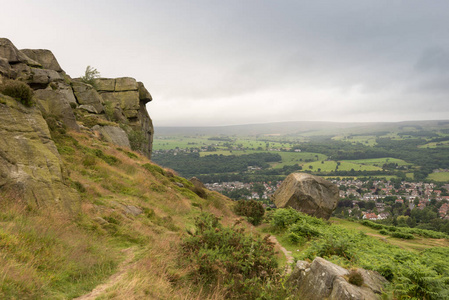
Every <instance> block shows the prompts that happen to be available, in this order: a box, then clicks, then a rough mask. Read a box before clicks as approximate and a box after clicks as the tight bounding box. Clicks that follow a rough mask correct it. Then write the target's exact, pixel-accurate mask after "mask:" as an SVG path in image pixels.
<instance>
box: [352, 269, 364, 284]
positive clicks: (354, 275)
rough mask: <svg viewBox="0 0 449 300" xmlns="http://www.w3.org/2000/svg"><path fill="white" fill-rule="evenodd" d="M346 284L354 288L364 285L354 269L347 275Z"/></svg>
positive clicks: (360, 276)
mask: <svg viewBox="0 0 449 300" xmlns="http://www.w3.org/2000/svg"><path fill="white" fill-rule="evenodd" d="M348 282H349V283H350V284H353V285H356V286H362V285H363V283H364V279H363V276H362V274H360V272H359V271H357V270H356V269H351V270H350V271H349V274H348Z"/></svg>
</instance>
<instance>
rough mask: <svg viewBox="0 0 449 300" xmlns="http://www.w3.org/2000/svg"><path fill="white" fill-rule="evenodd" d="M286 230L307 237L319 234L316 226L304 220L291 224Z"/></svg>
mask: <svg viewBox="0 0 449 300" xmlns="http://www.w3.org/2000/svg"><path fill="white" fill-rule="evenodd" d="M288 230H289V231H290V232H293V233H295V234H296V235H298V236H302V237H305V238H307V239H310V238H312V237H315V236H320V235H321V232H320V230H319V229H318V227H316V226H313V225H310V224H308V223H307V222H305V221H303V222H298V223H295V224H293V225H292V226H290V228H289V229H288Z"/></svg>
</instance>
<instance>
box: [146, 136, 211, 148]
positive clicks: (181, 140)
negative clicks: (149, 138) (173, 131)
mask: <svg viewBox="0 0 449 300" xmlns="http://www.w3.org/2000/svg"><path fill="white" fill-rule="evenodd" d="M218 143H219V142H218V141H211V140H208V139H207V137H170V138H168V137H167V138H155V139H154V140H153V149H154V150H170V149H176V148H179V149H185V148H191V147H194V148H200V147H203V146H208V145H214V144H218Z"/></svg>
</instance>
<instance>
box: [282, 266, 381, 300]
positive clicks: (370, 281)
mask: <svg viewBox="0 0 449 300" xmlns="http://www.w3.org/2000/svg"><path fill="white" fill-rule="evenodd" d="M357 272H358V273H359V274H360V275H361V276H362V277H363V284H362V285H361V286H356V285H353V284H351V283H349V282H348V281H347V278H348V277H347V276H348V275H349V271H348V270H346V269H344V268H342V267H340V266H337V265H335V264H333V263H331V262H329V261H327V260H325V259H323V258H321V257H317V258H315V259H314V260H313V262H312V263H309V262H306V261H298V262H297V263H296V266H295V268H294V270H293V272H292V274H291V275H290V277H289V279H288V280H289V282H290V284H291V285H292V286H293V287H294V288H295V289H296V295H297V296H298V299H309V300H321V299H329V300H359V299H365V300H376V299H380V298H381V294H382V288H383V286H384V285H385V284H386V283H387V280H386V279H385V278H383V277H382V276H381V275H380V274H379V273H377V272H374V271H368V270H364V269H358V270H357Z"/></svg>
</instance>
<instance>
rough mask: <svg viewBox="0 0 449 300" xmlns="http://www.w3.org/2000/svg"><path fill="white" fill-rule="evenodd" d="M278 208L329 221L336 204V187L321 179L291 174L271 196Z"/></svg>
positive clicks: (304, 174)
mask: <svg viewBox="0 0 449 300" xmlns="http://www.w3.org/2000/svg"><path fill="white" fill-rule="evenodd" d="M272 200H273V202H274V203H275V204H276V206H277V207H278V208H285V207H291V208H294V209H296V210H298V211H301V212H304V213H306V214H309V215H311V216H314V217H318V218H323V219H326V220H327V219H329V218H330V216H331V214H332V212H333V211H334V209H335V208H336V207H337V202H338V187H337V186H336V185H335V184H333V183H331V182H329V181H327V180H324V179H323V178H321V177H318V176H313V175H310V174H307V173H292V174H290V175H288V176H287V178H285V180H284V181H283V182H282V184H281V186H280V187H279V188H278V189H277V190H276V192H275V193H274V195H273V196H272Z"/></svg>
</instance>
